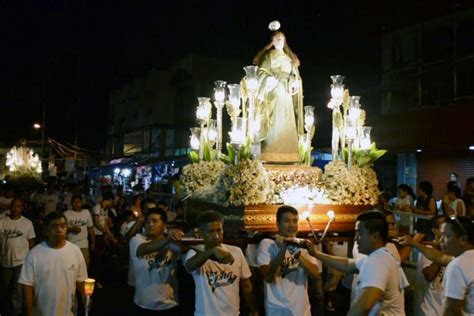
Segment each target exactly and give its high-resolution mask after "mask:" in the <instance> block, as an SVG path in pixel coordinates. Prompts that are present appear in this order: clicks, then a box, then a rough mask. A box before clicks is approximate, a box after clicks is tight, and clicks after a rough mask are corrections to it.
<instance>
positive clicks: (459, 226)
mask: <svg viewBox="0 0 474 316" xmlns="http://www.w3.org/2000/svg"><path fill="white" fill-rule="evenodd" d="M446 223H447V224H451V229H452V230H453V232H454V233H455V234H456V235H457V236H463V235H466V236H467V239H468V242H469V243H470V244H471V245H474V223H472V221H471V220H470V219H469V218H468V217H465V216H457V217H456V216H449V217H448V219H447V220H446Z"/></svg>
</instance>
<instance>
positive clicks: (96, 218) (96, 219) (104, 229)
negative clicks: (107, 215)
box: [94, 214, 117, 242]
mask: <svg viewBox="0 0 474 316" xmlns="http://www.w3.org/2000/svg"><path fill="white" fill-rule="evenodd" d="M99 218H100V217H99V215H97V214H95V215H94V225H95V227H97V229H98V230H100V231H101V232H103V233H104V234H105V235H107V236H109V237H110V239H112V241H114V242H116V241H117V240H116V239H115V237H114V235H112V233H111V232H110V230H109V227H108V226H107V223H106V224H105V226H102V225H101V224H100V220H99Z"/></svg>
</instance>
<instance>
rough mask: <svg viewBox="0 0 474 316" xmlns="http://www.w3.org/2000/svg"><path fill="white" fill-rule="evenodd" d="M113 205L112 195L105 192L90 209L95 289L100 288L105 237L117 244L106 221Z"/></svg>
mask: <svg viewBox="0 0 474 316" xmlns="http://www.w3.org/2000/svg"><path fill="white" fill-rule="evenodd" d="M113 205H114V195H113V194H112V193H110V192H105V193H104V194H103V195H102V200H101V201H100V202H99V203H97V204H96V205H94V207H93V208H92V216H93V221H94V230H95V251H94V252H93V255H94V256H93V259H94V260H93V265H92V268H93V270H92V271H93V272H94V276H95V279H96V287H97V288H98V289H100V288H102V284H101V282H102V270H103V262H102V260H103V255H104V251H105V248H106V246H107V244H106V237H107V238H108V239H109V240H110V241H111V242H113V243H114V244H116V243H117V239H115V237H114V235H113V234H112V232H111V231H110V229H109V225H108V224H107V219H108V217H109V215H108V212H109V209H111V208H112V207H113Z"/></svg>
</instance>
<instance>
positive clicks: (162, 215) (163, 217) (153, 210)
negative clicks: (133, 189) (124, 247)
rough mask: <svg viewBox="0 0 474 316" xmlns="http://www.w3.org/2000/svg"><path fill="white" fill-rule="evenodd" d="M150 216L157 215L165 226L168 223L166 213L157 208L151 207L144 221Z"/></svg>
mask: <svg viewBox="0 0 474 316" xmlns="http://www.w3.org/2000/svg"><path fill="white" fill-rule="evenodd" d="M151 214H158V215H160V218H161V221H162V222H163V223H165V224H167V223H168V215H166V212H165V211H163V209H161V208H159V207H152V208H151V209H149V210H148V211H147V212H146V214H145V220H146V219H147V218H148V217H149V216H150V215H151Z"/></svg>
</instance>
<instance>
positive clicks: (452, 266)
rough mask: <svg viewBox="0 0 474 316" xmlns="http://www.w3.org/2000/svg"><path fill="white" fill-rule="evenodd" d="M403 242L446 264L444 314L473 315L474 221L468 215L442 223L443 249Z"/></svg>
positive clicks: (409, 239) (410, 240) (429, 257)
mask: <svg viewBox="0 0 474 316" xmlns="http://www.w3.org/2000/svg"><path fill="white" fill-rule="evenodd" d="M402 243H403V244H405V245H408V246H412V247H415V248H417V249H418V250H420V251H421V252H422V253H423V254H424V255H425V256H426V257H427V258H428V259H430V260H432V261H433V262H436V263H439V264H440V265H442V266H447V267H446V270H445V273H444V277H443V296H444V301H443V315H445V316H451V315H474V265H473V264H472V263H473V262H474V224H473V223H472V221H471V220H470V219H469V218H467V217H463V216H460V217H456V216H454V215H453V216H450V217H449V218H448V219H447V220H446V222H445V223H444V224H443V225H442V226H441V250H442V251H443V252H440V251H438V250H436V249H434V248H430V247H427V246H425V245H423V244H420V243H418V242H415V241H413V240H412V239H411V238H410V237H409V236H405V238H403V240H402Z"/></svg>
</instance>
